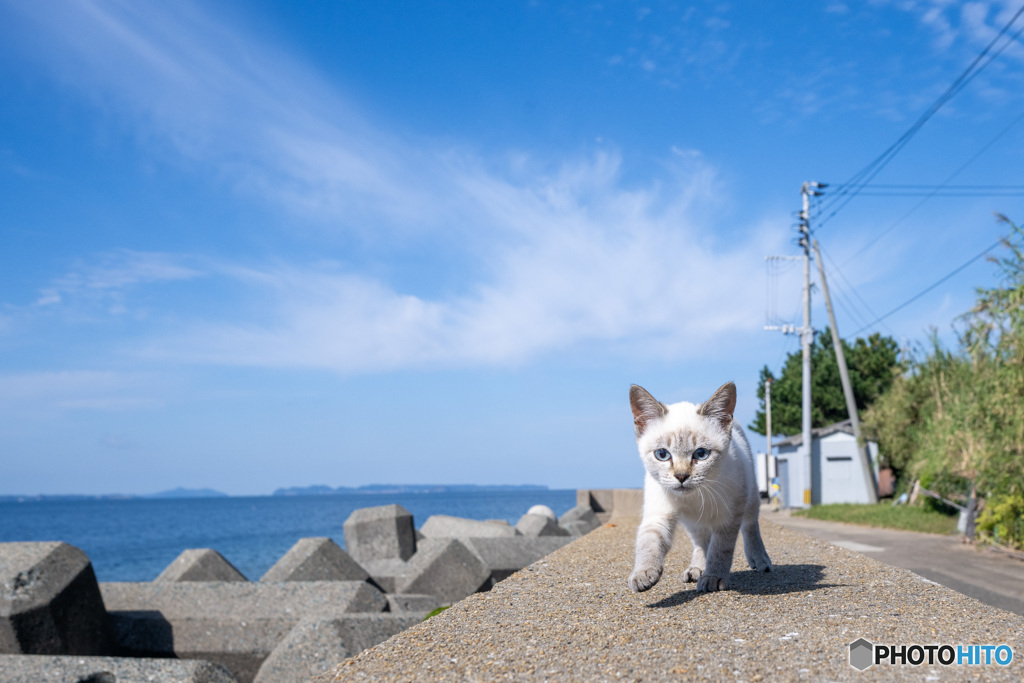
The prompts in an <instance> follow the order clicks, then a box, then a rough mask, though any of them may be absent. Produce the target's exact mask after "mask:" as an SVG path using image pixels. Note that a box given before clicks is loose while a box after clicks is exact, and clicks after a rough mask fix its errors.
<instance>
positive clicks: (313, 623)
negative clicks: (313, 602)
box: [255, 612, 427, 683]
mask: <svg viewBox="0 0 1024 683" xmlns="http://www.w3.org/2000/svg"><path fill="white" fill-rule="evenodd" d="M426 614H427V613H426V612H420V613H417V614H401V615H396V614H360V615H357V616H351V617H345V618H343V619H308V618H307V619H303V620H302V621H300V622H299V623H298V624H296V625H295V627H294V628H293V629H292V630H291V631H290V632H289V633H288V635H287V636H286V637H285V638H284V639H283V640H282V641H281V642H280V643H278V645H277V647H275V648H274V651H273V652H271V653H270V655H269V656H268V657H267V659H266V660H265V661H264V662H263V665H262V666H261V667H260V670H259V673H258V674H257V675H256V678H255V683H305V681H308V680H309V679H310V678H312V677H313V676H317V675H319V674H322V673H323V672H325V671H327V670H328V669H330V668H331V667H333V666H334V665H336V664H337V663H338V662H340V661H342V660H343V659H346V658H348V657H351V656H353V655H355V654H358V653H359V652H362V651H363V650H365V649H367V648H370V647H373V646H374V645H376V644H378V643H382V642H384V641H385V640H387V639H388V638H390V637H391V636H393V635H395V634H396V633H400V632H402V631H404V630H405V629H407V628H409V627H410V626H415V625H416V624H419V623H420V622H421V621H423V618H424V617H425V616H426Z"/></svg>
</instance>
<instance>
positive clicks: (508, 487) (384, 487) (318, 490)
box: [274, 484, 548, 496]
mask: <svg viewBox="0 0 1024 683" xmlns="http://www.w3.org/2000/svg"><path fill="white" fill-rule="evenodd" d="M547 490H548V487H547V486H540V485H537V484H491V485H486V484H485V485H478V484H366V485H364V486H338V487H337V488H331V487H330V486H325V485H323V484H316V485H313V486H291V487H288V488H281V489H277V490H276V491H274V495H275V496H336V495H340V494H353V493H466V492H472V491H547Z"/></svg>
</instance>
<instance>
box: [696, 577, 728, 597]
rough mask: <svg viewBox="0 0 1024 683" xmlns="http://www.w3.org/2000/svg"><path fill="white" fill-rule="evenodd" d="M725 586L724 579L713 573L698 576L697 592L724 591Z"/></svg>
mask: <svg viewBox="0 0 1024 683" xmlns="http://www.w3.org/2000/svg"><path fill="white" fill-rule="evenodd" d="M725 588H726V581H725V579H724V578H719V577H717V576H715V575H714V574H704V575H703V576H701V577H700V581H698V582H697V592H698V593H714V592H715V591H724V590H725Z"/></svg>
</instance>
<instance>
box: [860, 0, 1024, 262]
mask: <svg viewBox="0 0 1024 683" xmlns="http://www.w3.org/2000/svg"><path fill="white" fill-rule="evenodd" d="M1021 9H1022V10H1024V7H1022V8H1021ZM1018 14H1019V12H1018ZM1022 120H1024V112H1021V113H1020V114H1019V115H1018V116H1017V118H1015V119H1014V120H1013V121H1011V122H1010V123H1009V125H1007V126H1006V127H1005V128H1003V129H1002V130H1001V131H999V132H998V133H997V134H996V136H995V137H993V138H992V139H991V140H989V141H988V142H986V143H985V144H984V145H983V146H982V148H981V149H979V150H978V151H977V152H975V153H974V155H973V156H972V157H971V158H970V159H968V160H967V161H965V162H964V163H962V164H960V166H959V167H958V168H957V169H956V170H955V171H953V172H952V173H950V174H949V175H948V176H947V177H946V179H945V180H944V181H943V182H942V183H940V184H939V186H938V187H939V188H943V187H951V185H950V183H951V182H952V181H953V179H954V178H956V177H957V176H958V175H960V173H962V172H963V170H964V169H966V168H967V167H968V166H970V165H971V164H973V163H974V162H975V161H977V160H978V158H979V157H980V156H981V155H982V154H984V153H985V152H987V151H988V150H989V149H990V148H991V147H992V145H994V144H996V142H998V141H999V140H1000V139H1001V138H1002V137H1003V136H1004V135H1006V134H1007V133H1009V132H1010V130H1011V129H1012V128H1013V127H1014V126H1016V125H1017V124H1018V123H1020V122H1021V121H1022ZM931 198H932V195H928V196H926V197H925V198H924V199H922V200H921V201H919V202H918V203H917V204H914V206H912V207H910V210H909V211H907V212H906V213H904V214H903V215H902V216H900V217H899V218H898V219H897V220H896V221H894V222H893V223H892V224H891V225H889V227H887V228H886V229H885V230H883V231H882V232H880V233H878V234H877V235H875V236H874V237H873V238H872V239H871V241H869V242H868V243H867V244H865V245H864V246H863V247H861V248H860V249H859V250H858V251H857V252H856V253H855V254H854V255H853V256H851V257H850V258H848V259H846V260H845V261H843V265H844V266H845V265H846V264H848V263H849V262H850V261H852V260H854V259H855V258H857V257H858V256H860V255H861V254H863V253H864V252H866V251H867V250H868V249H870V248H871V247H873V246H874V245H876V244H878V242H879V240H881V239H882V238H883V237H885V236H886V235H888V234H889V233H890V232H892V231H893V230H895V229H896V226H898V225H899V224H900V223H902V222H903V221H905V220H906V219H907V218H909V217H910V214H912V213H914V212H915V211H917V210H918V209H920V208H921V207H922V206H923V205H924V203H925V202H927V201H928V200H929V199H931Z"/></svg>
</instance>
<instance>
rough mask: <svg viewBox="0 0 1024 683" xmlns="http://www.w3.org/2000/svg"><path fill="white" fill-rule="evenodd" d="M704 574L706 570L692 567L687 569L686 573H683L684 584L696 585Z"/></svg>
mask: <svg viewBox="0 0 1024 683" xmlns="http://www.w3.org/2000/svg"><path fill="white" fill-rule="evenodd" d="M703 573H704V569H703V568H702V567H698V566H696V565H690V566H689V567H687V568H686V571H685V572H683V583H695V582H697V581H699V580H700V575H701V574H703Z"/></svg>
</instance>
